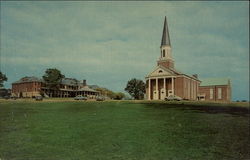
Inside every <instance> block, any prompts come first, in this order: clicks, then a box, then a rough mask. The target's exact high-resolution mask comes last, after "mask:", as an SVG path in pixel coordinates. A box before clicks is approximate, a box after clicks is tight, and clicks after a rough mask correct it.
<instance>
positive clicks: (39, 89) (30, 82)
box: [12, 77, 99, 99]
mask: <svg viewBox="0 0 250 160" xmlns="http://www.w3.org/2000/svg"><path fill="white" fill-rule="evenodd" d="M12 95H13V96H16V97H30V98H31V97H35V96H40V95H44V96H46V97H75V96H77V95H83V96H87V97H88V98H90V99H94V98H96V96H98V95H99V92H98V91H96V90H94V89H91V88H89V86H88V85H87V83H86V80H83V81H78V80H76V79H74V78H63V79H62V80H61V83H60V86H59V89H57V90H55V89H50V88H48V87H46V83H45V82H44V81H43V80H42V79H40V78H37V77H23V78H21V79H20V80H18V81H16V82H14V83H12Z"/></svg>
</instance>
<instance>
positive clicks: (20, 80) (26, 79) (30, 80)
mask: <svg viewBox="0 0 250 160" xmlns="http://www.w3.org/2000/svg"><path fill="white" fill-rule="evenodd" d="M27 82H43V80H42V79H40V78H37V77H34V76H32V77H23V78H21V79H19V80H18V81H16V82H13V83H12V84H17V83H27Z"/></svg>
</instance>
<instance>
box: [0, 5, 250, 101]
mask: <svg viewBox="0 0 250 160" xmlns="http://www.w3.org/2000/svg"><path fill="white" fill-rule="evenodd" d="M0 3H1V11H0V13H1V15H0V16H1V20H0V22H1V23H0V27H1V29H0V33H1V34H0V37H1V39H0V40H1V41H0V45H1V48H0V51H1V54H0V70H1V71H2V72H3V73H5V74H6V76H7V77H8V81H7V82H5V83H4V84H5V87H7V88H11V83H12V82H14V81H17V80H19V79H20V78H22V77H24V76H37V77H42V75H43V74H44V72H45V70H46V69H47V68H57V69H59V70H60V71H61V72H62V73H63V74H64V75H65V76H66V77H72V78H76V79H78V80H83V79H86V80H87V83H88V84H97V85H99V86H102V87H106V88H109V89H111V90H113V91H122V92H124V88H125V87H126V84H127V81H128V80H130V79H132V78H137V79H141V80H144V81H145V76H146V75H147V74H149V73H150V72H151V71H153V69H154V68H155V67H156V65H157V64H156V61H157V60H158V59H159V57H160V43H161V35H162V29H163V22H164V17H165V16H167V21H168V26H169V32H170V39H171V46H172V55H173V58H174V60H175V66H176V68H177V69H178V70H180V71H182V72H184V73H186V74H189V75H192V74H198V76H199V78H200V79H202V78H214V77H223V78H224V77H227V78H230V80H231V83H232V98H233V100H249V14H248V13H249V2H247V1H241V2H229V1H228V2H227V1H224V2H222V1H217V2H216V1H213V2H208V1H205V2H195V1H177V2H171V1H167V2H163V1H160V2H149V1H147V2H136V1H130V2H125V1H118V2H115V1H102V2H97V1H91V2H85V1H75V2H69V1H61V2H59V1H53V2H49V1H33V2H32V1H26V2H25V1H23V2H13V1H8V2H3V1H1V2H0Z"/></svg>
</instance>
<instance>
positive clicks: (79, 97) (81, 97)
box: [74, 95, 88, 100]
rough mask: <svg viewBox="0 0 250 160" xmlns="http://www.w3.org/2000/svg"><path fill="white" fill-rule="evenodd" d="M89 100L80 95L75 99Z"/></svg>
mask: <svg viewBox="0 0 250 160" xmlns="http://www.w3.org/2000/svg"><path fill="white" fill-rule="evenodd" d="M87 99H88V98H87V97H85V96H82V95H78V96H76V97H74V100H87Z"/></svg>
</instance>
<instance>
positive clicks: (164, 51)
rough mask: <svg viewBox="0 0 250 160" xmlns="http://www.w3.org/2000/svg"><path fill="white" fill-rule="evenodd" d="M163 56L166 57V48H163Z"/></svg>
mask: <svg viewBox="0 0 250 160" xmlns="http://www.w3.org/2000/svg"><path fill="white" fill-rule="evenodd" d="M163 57H165V49H163Z"/></svg>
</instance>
